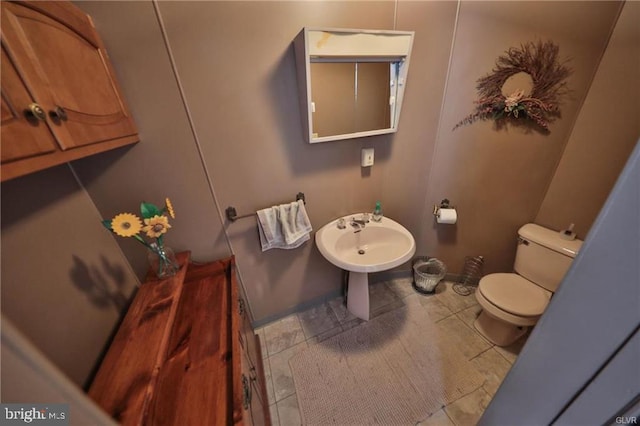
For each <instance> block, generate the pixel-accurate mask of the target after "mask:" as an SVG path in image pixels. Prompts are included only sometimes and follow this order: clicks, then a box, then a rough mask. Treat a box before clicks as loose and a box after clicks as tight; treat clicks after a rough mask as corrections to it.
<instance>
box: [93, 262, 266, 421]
mask: <svg viewBox="0 0 640 426" xmlns="http://www.w3.org/2000/svg"><path fill="white" fill-rule="evenodd" d="M178 261H179V262H180V264H181V265H182V266H181V268H180V271H179V272H178V274H177V275H176V276H174V277H172V278H169V279H165V280H156V279H152V278H149V279H147V281H146V282H145V283H144V284H142V285H141V286H140V289H139V290H138V293H137V294H136V296H135V297H134V299H133V301H132V303H131V306H130V308H129V311H128V312H127V315H126V316H125V318H124V320H123V322H122V325H121V326H120V328H119V330H118V333H117V334H116V336H115V338H114V340H113V342H112V344H111V346H110V347H109V349H108V351H107V354H106V356H105V358H104V360H103V362H102V364H101V366H100V368H99V370H98V373H97V374H96V377H95V379H94V381H93V383H92V385H91V387H90V389H89V396H90V397H91V398H92V399H93V400H94V401H95V402H96V403H97V404H98V405H100V406H101V407H102V408H103V409H104V410H105V411H106V412H107V413H108V414H109V415H111V416H112V417H113V418H114V420H116V421H117V422H118V423H120V424H123V425H154V426H155V425H176V426H177V425H180V426H183V425H194V426H200V425H269V424H270V420H269V408H268V401H267V393H266V387H265V381H264V377H265V376H264V370H263V364H262V355H261V352H260V342H259V338H258V336H257V335H256V334H255V333H254V331H253V329H252V327H251V323H250V321H249V318H248V312H247V309H246V308H247V305H246V299H245V298H244V294H243V292H242V288H241V287H240V286H239V285H238V282H237V280H236V270H235V259H234V258H233V257H230V258H227V259H223V260H218V261H215V262H210V263H205V264H194V263H190V262H189V253H186V252H185V253H179V254H178Z"/></svg>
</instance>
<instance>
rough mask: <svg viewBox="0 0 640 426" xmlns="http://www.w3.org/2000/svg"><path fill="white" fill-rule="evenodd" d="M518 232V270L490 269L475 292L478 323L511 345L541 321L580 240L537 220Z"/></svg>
mask: <svg viewBox="0 0 640 426" xmlns="http://www.w3.org/2000/svg"><path fill="white" fill-rule="evenodd" d="M518 234H519V238H518V249H517V251H516V262H515V265H514V270H515V273H495V274H489V275H487V276H485V277H483V278H482V279H481V280H480V282H479V284H478V289H477V290H476V293H475V296H476V299H477V300H478V303H479V304H480V306H481V307H482V312H481V313H480V315H479V316H478V318H477V319H476V321H475V322H474V327H475V329H476V330H478V332H480V334H482V335H483V336H484V337H485V338H486V339H487V340H489V341H490V342H492V343H494V344H496V345H498V346H509V345H510V344H512V343H513V342H515V341H516V340H518V339H519V338H520V337H521V336H522V335H523V334H525V333H526V332H527V329H528V328H529V327H531V326H533V325H535V324H536V323H537V322H538V319H539V318H540V317H541V316H542V314H543V313H544V311H545V310H546V308H547V305H548V304H549V301H550V300H551V297H552V295H553V292H554V291H555V290H556V288H557V287H558V285H559V284H560V282H561V281H562V278H563V277H564V275H565V273H566V272H567V270H568V269H569V266H570V265H571V262H572V260H573V258H574V257H575V255H576V254H577V252H578V250H579V248H580V246H581V245H582V241H580V240H565V239H563V238H561V237H560V234H559V233H557V232H555V231H552V230H549V229H546V228H543V227H541V226H538V225H535V224H527V225H524V226H523V227H522V228H520V230H519V231H518Z"/></svg>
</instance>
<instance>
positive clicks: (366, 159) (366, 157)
mask: <svg viewBox="0 0 640 426" xmlns="http://www.w3.org/2000/svg"><path fill="white" fill-rule="evenodd" d="M360 165H361V166H362V167H370V166H373V148H362V158H361V160H360Z"/></svg>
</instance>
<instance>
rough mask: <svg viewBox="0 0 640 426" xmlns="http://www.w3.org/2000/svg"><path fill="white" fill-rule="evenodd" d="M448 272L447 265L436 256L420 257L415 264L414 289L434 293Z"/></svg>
mask: <svg viewBox="0 0 640 426" xmlns="http://www.w3.org/2000/svg"><path fill="white" fill-rule="evenodd" d="M446 273H447V267H446V266H445V265H444V263H442V262H441V261H440V260H438V259H436V258H435V257H432V258H427V259H419V260H417V261H416V262H414V264H413V289H414V290H415V291H417V292H418V293H422V294H433V293H435V291H436V286H437V285H438V283H439V282H440V281H442V279H443V278H444V276H445V275H446Z"/></svg>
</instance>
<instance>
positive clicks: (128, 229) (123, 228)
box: [111, 213, 142, 237]
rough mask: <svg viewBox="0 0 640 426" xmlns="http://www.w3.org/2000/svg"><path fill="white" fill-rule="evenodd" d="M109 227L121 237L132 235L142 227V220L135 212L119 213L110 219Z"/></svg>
mask: <svg viewBox="0 0 640 426" xmlns="http://www.w3.org/2000/svg"><path fill="white" fill-rule="evenodd" d="M111 229H112V230H113V232H115V233H116V234H118V235H120V236H121V237H133V236H134V235H136V234H137V233H138V232H140V230H141V229H142V222H140V218H139V217H138V216H136V215H135V214H131V213H120V214H119V215H116V217H114V218H113V219H112V220H111Z"/></svg>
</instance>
